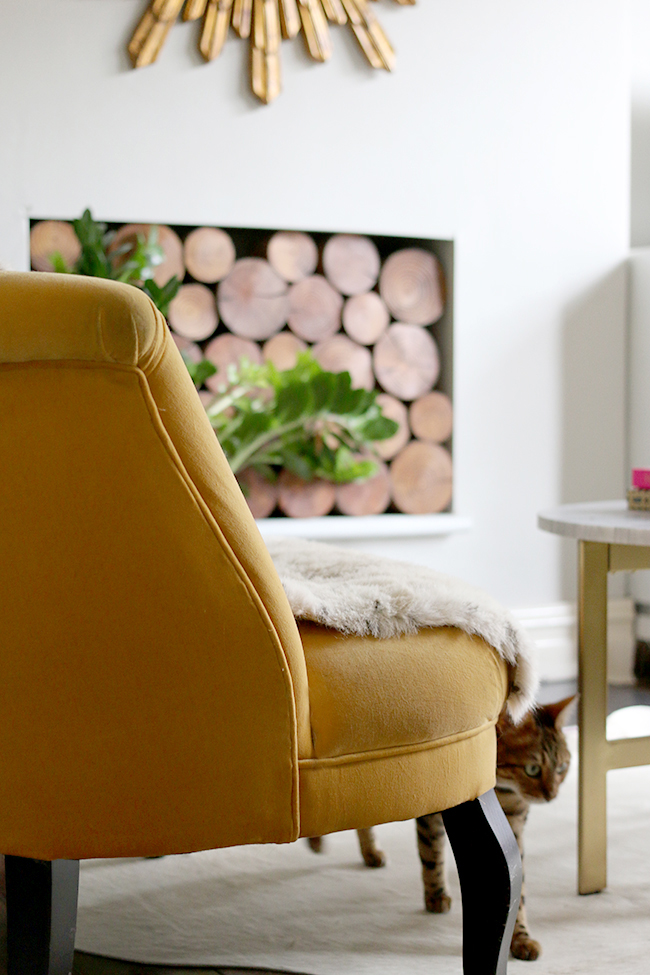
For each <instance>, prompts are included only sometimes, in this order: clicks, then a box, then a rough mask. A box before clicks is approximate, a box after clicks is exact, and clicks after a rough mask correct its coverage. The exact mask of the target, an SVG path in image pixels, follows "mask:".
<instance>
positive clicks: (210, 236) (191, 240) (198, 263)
mask: <svg viewBox="0 0 650 975" xmlns="http://www.w3.org/2000/svg"><path fill="white" fill-rule="evenodd" d="M235 257H236V254H235V245H234V243H233V241H232V237H231V236H230V234H228V233H226V231H225V230H219V228H218V227H197V228H196V230H193V231H192V232H191V233H189V234H188V235H187V237H186V238H185V243H184V245H183V258H184V261H185V267H186V268H187V270H188V271H189V273H190V274H191V275H192V277H193V278H194V279H195V280H196V281H200V282H202V283H203V284H215V283H216V282H217V281H221V280H222V278H225V277H226V275H227V274H229V273H230V272H231V271H232V269H233V267H234V264H235Z"/></svg>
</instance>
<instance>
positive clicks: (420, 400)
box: [31, 7, 453, 517]
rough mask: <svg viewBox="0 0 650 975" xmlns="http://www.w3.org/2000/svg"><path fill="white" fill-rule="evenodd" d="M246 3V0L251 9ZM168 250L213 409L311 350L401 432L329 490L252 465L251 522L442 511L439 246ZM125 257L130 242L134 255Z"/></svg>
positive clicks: (310, 244) (54, 226) (334, 241)
mask: <svg viewBox="0 0 650 975" xmlns="http://www.w3.org/2000/svg"><path fill="white" fill-rule="evenodd" d="M243 9H244V8H243V7H242V10H243ZM150 230H151V225H149V224H126V225H123V226H120V227H118V228H117V232H116V235H115V238H114V241H113V244H112V247H113V248H114V249H115V248H117V247H121V246H123V245H124V244H125V243H126V244H128V243H129V242H133V244H135V241H136V236H137V234H145V235H148V234H149V232H150ZM158 239H159V242H160V244H161V246H162V248H163V251H164V254H165V260H164V262H163V264H162V265H160V266H159V267H158V268H157V269H156V275H155V280H156V282H157V283H158V284H159V285H161V286H162V285H164V284H165V283H166V282H167V281H168V280H169V279H170V278H171V277H172V276H173V275H176V276H177V277H178V278H179V280H180V281H181V282H182V284H181V288H180V290H179V291H178V294H177V295H176V297H175V298H174V300H173V301H172V302H171V305H170V307H169V312H168V320H169V325H170V328H171V330H172V334H173V336H174V339H175V341H176V344H177V345H178V346H179V348H180V349H181V350H182V351H183V353H184V354H185V356H186V357H188V358H189V359H191V360H192V361H194V362H196V361H200V359H201V358H202V357H205V358H207V359H209V360H210V361H211V362H212V363H213V364H214V365H215V366H216V368H217V372H216V374H215V375H213V376H211V377H208V378H207V379H206V380H205V383H204V384H203V386H202V388H201V389H200V391H199V393H200V396H201V398H202V401H203V402H204V403H205V404H206V405H207V404H209V402H210V401H211V400H212V399H213V398H214V396H215V395H216V394H217V393H219V392H220V391H221V390H222V389H223V387H224V386H225V385H226V384H227V382H228V371H229V366H231V365H233V366H235V365H237V364H238V363H239V362H241V359H242V358H243V357H245V358H247V359H248V360H249V361H251V362H254V363H262V362H264V361H270V362H273V363H274V364H275V366H276V368H278V369H280V370H283V369H290V368H292V367H293V366H294V365H295V363H296V358H297V355H298V353H299V352H301V351H303V350H305V349H310V350H311V351H312V353H313V355H314V356H315V358H316V359H317V360H318V361H319V362H320V363H321V365H322V366H323V368H325V369H328V370H330V371H332V372H340V371H344V370H346V371H348V372H349V373H350V375H351V378H352V385H353V387H359V388H364V389H369V390H371V389H374V390H376V391H377V393H378V396H377V402H378V404H379V405H380V406H381V408H382V411H383V413H384V415H385V416H387V417H389V418H391V419H393V420H395V421H396V422H397V424H398V430H397V432H396V433H395V434H394V436H393V437H391V438H390V439H388V440H384V441H377V442H376V443H375V444H374V445H373V457H374V459H375V461H376V463H377V472H376V474H375V475H374V476H373V477H371V478H369V479H368V480H366V481H365V482H356V483H353V484H347V485H338V486H336V487H335V486H334V485H332V484H329V483H326V482H323V481H314V482H310V483H306V482H304V481H301V480H300V479H299V478H297V477H296V476H295V475H293V474H290V473H289V472H288V471H283V472H281V475H280V478H279V480H278V482H277V484H270V483H269V482H268V481H265V480H264V478H262V476H261V475H260V474H259V473H257V472H255V471H252V470H249V471H244V472H241V473H240V474H239V475H238V477H239V478H240V482H241V483H242V486H243V488H244V493H245V495H246V496H247V498H248V501H249V505H250V507H251V510H252V511H253V513H254V514H255V516H256V517H268V516H269V515H270V514H272V513H274V512H278V511H279V512H280V513H282V514H284V515H286V516H288V517H315V516H322V515H325V514H328V513H329V512H332V511H338V512H339V513H341V514H346V515H366V514H379V513H381V512H384V511H398V512H404V513H408V514H421V513H428V512H435V511H442V510H444V509H445V508H447V507H448V506H449V504H450V501H451V496H452V460H451V453H450V450H449V441H450V438H451V435H452V428H453V410H452V403H451V399H450V398H449V396H448V395H447V393H446V392H445V391H444V389H440V388H438V383H439V380H440V374H441V360H440V354H439V350H438V345H437V341H436V338H437V332H436V330H435V328H432V326H435V324H436V323H437V322H438V320H439V319H440V318H441V316H442V314H443V312H444V309H445V304H446V285H445V278H444V273H443V270H442V266H441V264H440V262H439V260H438V258H437V257H436V256H435V254H434V253H433V251H432V249H431V246H430V244H425V245H423V246H421V247H419V246H400V242H399V240H397V239H393V240H388V239H387V238H375V239H373V238H371V237H369V236H363V235H360V234H349V233H341V234H330V235H324V234H309V233H305V232H302V231H288V230H278V231H275V232H268V231H259V232H254V231H228V230H224V229H221V228H217V227H208V226H206V227H195V228H192V229H190V230H189V231H188V230H187V228H184V229H182V230H178V231H177V230H176V229H174V228H172V227H166V226H160V227H159V228H158ZM31 245H32V265H33V267H34V268H35V269H39V270H50V269H51V267H52V263H51V254H52V252H53V251H54V250H58V251H60V252H61V253H62V254H63V256H64V258H65V260H66V261H67V262H68V263H69V264H73V263H74V261H75V260H76V258H77V256H78V253H79V243H78V241H77V239H76V236H75V235H74V232H73V230H72V227H71V225H70V224H69V223H66V222H64V221H40V222H39V223H36V224H35V225H34V226H33V228H32V231H31ZM126 253H127V254H128V250H127V252H126Z"/></svg>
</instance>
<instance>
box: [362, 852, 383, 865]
mask: <svg viewBox="0 0 650 975" xmlns="http://www.w3.org/2000/svg"><path fill="white" fill-rule="evenodd" d="M363 862H364V863H365V865H366V866H367V867H383V866H385V865H386V857H385V856H384V854H383V853H382V851H381V850H372V851H370V850H366V851H365V852H364V854H363Z"/></svg>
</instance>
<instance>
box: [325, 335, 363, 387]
mask: <svg viewBox="0 0 650 975" xmlns="http://www.w3.org/2000/svg"><path fill="white" fill-rule="evenodd" d="M312 352H313V355H314V359H316V361H317V362H318V363H320V365H321V366H322V367H323V369H326V370H327V371H328V372H349V373H350V378H351V379H352V388H353V389H359V388H361V389H374V386H375V377H374V375H373V372H372V357H371V355H370V352H369V350H368V349H366V348H365V346H363V345H357V344H356V342H353V341H352V339H349V338H348V337H347V336H346V335H333V336H332V338H329V339H325V341H324V342H318V343H317V344H316V345H315V346H314V347H313V349H312Z"/></svg>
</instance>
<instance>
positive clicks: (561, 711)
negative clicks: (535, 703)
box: [544, 694, 578, 731]
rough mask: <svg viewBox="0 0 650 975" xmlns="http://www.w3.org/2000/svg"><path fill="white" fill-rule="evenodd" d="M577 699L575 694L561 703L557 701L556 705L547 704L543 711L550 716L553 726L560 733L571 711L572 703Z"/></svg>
mask: <svg viewBox="0 0 650 975" xmlns="http://www.w3.org/2000/svg"><path fill="white" fill-rule="evenodd" d="M577 698H578V695H577V694H572V695H571V697H565V698H564V700H563V701H558V702H557V703H556V704H547V705H546V706H545V708H544V710H545V711H546V712H547V713H548V714H549V715H550V717H551V719H552V721H553V724H554V725H555V727H556V728H557V730H558V731H560V730H561V729H562V728H563V727H564V725H565V722H566V720H567V718H568V716H569V714H570V712H571V710H572V705H573V702H574V701H576V700H577Z"/></svg>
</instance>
